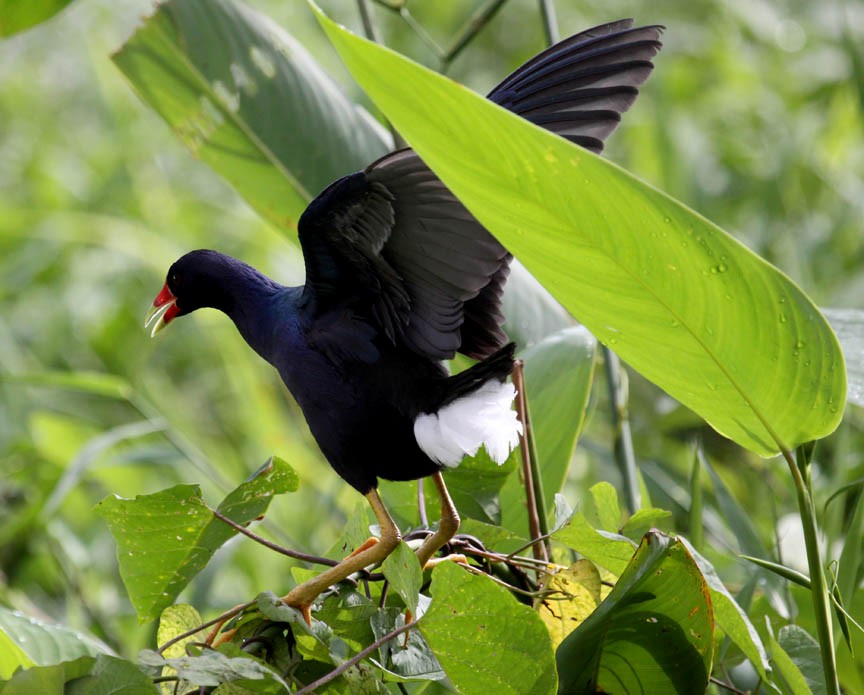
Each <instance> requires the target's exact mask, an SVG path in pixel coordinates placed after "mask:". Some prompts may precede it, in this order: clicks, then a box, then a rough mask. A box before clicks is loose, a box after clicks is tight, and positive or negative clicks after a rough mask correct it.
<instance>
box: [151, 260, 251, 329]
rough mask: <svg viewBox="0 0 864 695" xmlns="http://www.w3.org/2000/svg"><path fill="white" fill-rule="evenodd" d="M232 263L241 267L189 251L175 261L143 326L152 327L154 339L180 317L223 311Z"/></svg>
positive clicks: (227, 261) (228, 261)
mask: <svg viewBox="0 0 864 695" xmlns="http://www.w3.org/2000/svg"><path fill="white" fill-rule="evenodd" d="M232 262H233V263H237V264H239V261H235V260H234V259H233V258H230V257H229V256H225V255H223V254H221V253H219V252H217V251H209V250H205V249H201V250H198V251H190V252H189V253H187V254H186V255H185V256H183V257H181V258H179V259H178V260H177V261H175V262H174V263H173V264H172V265H171V267H170V268H169V269H168V274H167V276H166V278H165V285H164V286H163V287H162V290H161V291H160V292H159V294H158V295H156V299H154V300H153V306H152V307H151V308H150V311H149V312H148V313H147V317H146V320H145V323H144V326H145V327H147V326H149V325H150V324H151V323H152V324H153V329H152V331H151V333H150V335H151V336H155V335H156V334H157V333H158V332H159V331H161V330H162V329H163V328H165V326H167V325H168V324H169V323H171V321H173V320H174V319H175V318H177V317H178V316H185V315H186V314H191V313H192V312H193V311H195V310H196V309H201V308H202V307H213V308H216V309H222V310H223V311H224V310H225V308H226V307H225V306H224V304H225V301H226V292H225V284H226V279H228V278H229V277H230V275H231V270H232Z"/></svg>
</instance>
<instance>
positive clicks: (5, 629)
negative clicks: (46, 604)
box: [0, 606, 111, 679]
mask: <svg viewBox="0 0 864 695" xmlns="http://www.w3.org/2000/svg"><path fill="white" fill-rule="evenodd" d="M110 653H111V650H110V649H109V648H108V647H107V646H105V645H104V644H101V643H100V642H99V641H97V640H96V639H94V638H93V637H88V636H87V635H84V634H82V633H80V632H76V631H75V630H70V629H69V628H68V627H63V626H62V625H51V624H49V623H43V622H41V621H39V620H36V619H35V618H31V617H29V616H26V615H24V614H23V613H19V612H18V611H12V610H9V609H8V608H3V607H2V606H0V679H5V678H9V677H10V676H11V675H12V674H13V673H14V672H15V669H17V668H18V667H19V666H20V667H22V668H30V667H31V666H51V665H53V664H59V663H60V662H62V661H71V660H72V659H77V658H78V657H80V656H97V655H99V654H110Z"/></svg>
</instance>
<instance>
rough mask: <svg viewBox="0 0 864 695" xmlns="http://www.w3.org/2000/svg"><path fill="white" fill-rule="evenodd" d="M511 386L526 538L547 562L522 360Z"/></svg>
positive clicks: (541, 558)
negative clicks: (519, 426)
mask: <svg viewBox="0 0 864 695" xmlns="http://www.w3.org/2000/svg"><path fill="white" fill-rule="evenodd" d="M513 384H514V385H515V386H516V412H517V413H518V417H519V421H520V422H521V423H522V436H521V437H520V438H519V448H520V451H521V453H522V478H523V480H524V483H525V504H526V506H527V508H528V536H529V538H530V539H531V543H532V547H533V550H534V557H535V558H537V559H538V560H542V561H548V560H549V554H548V552H547V549H546V545H545V543H543V542H542V538H541V537H542V536H543V532H542V530H541V528H540V516H541V513H542V515H543V516H544V517H545V515H546V513H545V511H542V512H541V511H538V507H537V494H536V487H535V482H536V481H535V480H534V466H532V465H531V454H532V451H531V443H530V442H531V423H530V421H529V419H528V402H527V399H526V397H525V396H526V394H525V374H524V371H523V363H522V360H516V363H515V365H514V366H513Z"/></svg>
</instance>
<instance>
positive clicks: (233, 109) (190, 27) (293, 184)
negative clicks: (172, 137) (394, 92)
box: [114, 0, 391, 229]
mask: <svg viewBox="0 0 864 695" xmlns="http://www.w3.org/2000/svg"><path fill="white" fill-rule="evenodd" d="M114 61H115V62H116V64H117V66H118V67H119V68H120V70H122V71H123V74H124V75H126V77H127V78H128V79H129V81H130V82H131V83H132V86H133V87H134V88H135V90H136V91H137V92H138V94H139V95H140V96H141V98H142V99H143V100H144V101H145V102H146V103H147V104H148V105H150V106H151V107H152V108H153V109H155V110H156V111H157V112H158V113H159V115H160V116H162V118H164V119H165V120H166V121H167V122H168V124H169V125H170V126H171V128H172V129H173V130H174V131H175V132H176V133H177V135H178V136H179V137H180V138H181V139H182V140H183V142H184V143H185V144H186V146H187V147H188V148H189V149H190V150H191V151H192V153H193V154H194V155H196V156H197V157H199V158H200V159H201V160H202V161H204V162H206V163H207V164H209V165H210V166H211V167H213V169H215V170H216V171H217V172H218V173H219V174H221V175H222V176H223V177H224V178H225V179H227V180H228V182H229V183H231V185H232V186H234V188H236V189H237V191H238V192H239V193H240V194H241V195H242V196H243V197H244V198H245V199H246V200H247V201H248V202H249V204H250V205H251V206H252V207H253V208H255V209H256V210H257V211H258V212H259V213H260V214H261V215H262V216H263V217H264V218H266V219H267V220H269V221H270V222H272V223H273V224H274V225H276V226H277V227H278V228H280V229H286V228H288V229H290V228H293V227H294V225H295V224H296V222H297V218H298V217H299V215H300V213H301V212H302V211H303V209H304V208H305V207H306V204H307V203H308V202H309V201H310V200H311V199H312V198H313V197H314V196H315V195H317V194H318V192H319V191H321V190H322V189H323V188H324V187H325V186H327V185H328V184H329V183H330V182H331V181H333V180H334V179H336V178H338V177H340V176H344V175H345V174H349V173H351V172H353V171H357V170H359V169H362V168H363V167H365V166H366V165H367V164H369V163H371V162H372V161H374V160H375V159H377V158H378V157H380V156H381V155H383V154H385V153H386V152H387V151H388V150H389V149H390V144H391V143H390V138H389V135H388V134H387V133H386V131H385V130H384V129H383V128H382V127H380V126H379V125H378V124H377V123H376V122H375V121H374V120H373V119H372V118H371V117H370V116H369V114H368V113H367V112H366V111H364V110H363V109H362V108H360V107H359V106H357V105H356V104H354V103H352V102H351V101H349V100H348V99H347V98H346V97H345V95H344V94H343V93H342V91H341V89H340V87H339V86H338V85H337V84H336V83H335V82H334V81H333V80H332V79H331V78H330V77H329V76H328V75H327V74H326V73H325V72H324V71H323V70H322V69H321V68H320V67H319V66H318V64H317V63H316V62H315V61H314V60H313V58H312V57H311V56H310V55H309V54H308V53H307V52H306V50H305V49H304V48H303V47H302V46H300V45H299V44H298V43H297V42H296V41H295V40H294V39H293V38H292V37H291V36H289V35H288V34H287V33H286V32H285V31H283V30H282V29H281V28H279V27H278V26H277V25H276V24H274V23H273V22H272V21H270V20H269V19H268V18H266V17H265V16H263V15H261V14H259V13H257V12H255V11H254V10H252V9H251V8H250V7H248V6H247V5H245V4H242V3H239V2H233V1H232V0H185V1H184V2H179V1H173V2H167V3H165V4H162V5H160V6H159V7H158V8H157V10H156V12H155V13H154V14H153V16H152V17H150V18H149V19H147V21H146V22H145V23H144V25H143V26H142V27H141V28H140V29H139V30H138V31H137V32H136V33H135V35H134V36H133V37H132V38H131V39H130V40H129V41H128V42H127V43H126V44H125V45H124V46H123V48H121V49H120V51H119V52H118V53H117V54H116V55H115V56H114Z"/></svg>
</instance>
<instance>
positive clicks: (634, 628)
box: [556, 533, 714, 695]
mask: <svg viewBox="0 0 864 695" xmlns="http://www.w3.org/2000/svg"><path fill="white" fill-rule="evenodd" d="M713 634H714V619H713V615H712V609H711V601H710V599H709V597H708V589H707V587H706V585H705V581H704V579H703V577H702V574H701V572H700V571H699V568H698V567H697V566H696V563H695V562H693V558H691V557H690V554H689V553H688V552H687V550H686V548H685V547H684V545H682V544H681V543H680V542H679V541H678V540H676V539H675V538H671V537H669V536H665V535H663V534H659V533H648V534H646V535H645V538H644V539H643V541H642V544H641V545H640V546H639V549H638V550H637V551H636V555H635V556H634V557H633V561H632V562H631V563H630V565H628V567H627V570H626V571H625V572H624V573H623V574H622V575H621V577H620V578H619V579H618V582H617V583H616V584H615V587H614V588H613V589H612V591H611V592H609V595H608V596H607V597H606V599H605V600H604V601H603V603H601V604H600V605H599V606H598V607H597V610H596V611H594V612H593V613H592V614H591V615H590V616H589V617H588V618H587V619H586V620H585V621H584V622H583V623H582V624H581V625H580V626H579V627H578V628H576V630H575V631H574V632H573V633H571V634H570V636H569V637H567V638H566V639H565V640H564V642H562V643H561V646H560V647H559V648H558V652H557V655H556V658H557V662H558V673H559V677H560V679H561V687H560V689H559V691H558V692H559V693H594V692H598V691H600V692H610V693H620V694H622V695H626V694H627V693H695V692H703V691H704V690H705V688H706V687H707V685H708V676H709V675H710V673H711V665H712V660H713V655H714V645H713Z"/></svg>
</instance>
